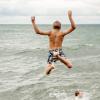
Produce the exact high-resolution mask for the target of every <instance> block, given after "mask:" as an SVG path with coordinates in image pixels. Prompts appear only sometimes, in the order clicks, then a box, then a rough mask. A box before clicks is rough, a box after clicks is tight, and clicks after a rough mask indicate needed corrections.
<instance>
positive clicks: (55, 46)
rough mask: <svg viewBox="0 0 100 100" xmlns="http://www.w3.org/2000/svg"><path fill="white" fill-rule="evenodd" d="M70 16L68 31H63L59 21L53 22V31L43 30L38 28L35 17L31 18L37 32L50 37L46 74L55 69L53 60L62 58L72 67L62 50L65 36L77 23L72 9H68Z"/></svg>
mask: <svg viewBox="0 0 100 100" xmlns="http://www.w3.org/2000/svg"><path fill="white" fill-rule="evenodd" d="M68 17H69V20H70V23H71V25H70V27H69V28H68V29H67V30H66V31H63V32H62V31H61V23H60V22H59V21H55V22H54V23H53V28H52V30H51V31H42V30H40V29H39V28H38V26H37V24H36V23H35V17H34V16H33V17H32V18H31V20H32V25H33V28H34V30H35V32H36V33H37V34H40V35H47V36H48V37H49V56H48V60H47V62H48V64H47V67H46V74H47V75H48V74H50V72H51V71H52V69H54V65H53V62H55V61H57V60H60V61H61V62H62V63H64V64H65V65H66V66H67V67H68V68H72V64H71V62H70V61H69V60H68V59H67V58H66V57H65V55H64V53H63V51H62V42H63V39H64V37H65V36H66V35H67V34H69V33H71V32H72V31H73V30H75V28H76V25H75V22H74V20H73V18H72V11H71V10H69V11H68Z"/></svg>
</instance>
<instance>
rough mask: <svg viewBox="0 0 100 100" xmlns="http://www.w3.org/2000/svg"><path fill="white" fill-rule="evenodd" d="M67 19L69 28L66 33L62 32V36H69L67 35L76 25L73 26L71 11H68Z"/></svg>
mask: <svg viewBox="0 0 100 100" xmlns="http://www.w3.org/2000/svg"><path fill="white" fill-rule="evenodd" d="M68 17H69V20H70V23H71V26H70V27H69V28H68V29H67V30H66V31H64V32H63V35H64V36H65V35H67V34H69V33H71V32H72V31H73V30H75V29H76V24H75V22H74V20H73V17H72V11H71V10H69V11H68Z"/></svg>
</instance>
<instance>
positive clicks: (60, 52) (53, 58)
mask: <svg viewBox="0 0 100 100" xmlns="http://www.w3.org/2000/svg"><path fill="white" fill-rule="evenodd" d="M53 52H58V53H59V55H60V56H61V57H65V58H66V56H65V54H64V53H63V51H62V49H61V48H60V49H54V50H49V55H48V60H47V63H48V64H52V63H53V62H56V61H57V60H58V59H57V57H55V56H54V55H53Z"/></svg>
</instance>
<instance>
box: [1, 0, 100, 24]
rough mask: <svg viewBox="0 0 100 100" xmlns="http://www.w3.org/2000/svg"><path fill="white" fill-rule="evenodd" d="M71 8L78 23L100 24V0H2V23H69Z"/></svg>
mask: <svg viewBox="0 0 100 100" xmlns="http://www.w3.org/2000/svg"><path fill="white" fill-rule="evenodd" d="M69 9H70V10H72V12H73V18H74V20H75V21H76V23H78V24H100V0H0V24H31V16H36V22H37V23H38V24H52V23H53V21H55V20H60V21H61V22H62V23H63V24H69V23H70V22H69V20H68V16H67V11H68V10H69Z"/></svg>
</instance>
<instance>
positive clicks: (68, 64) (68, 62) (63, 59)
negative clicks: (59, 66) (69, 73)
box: [57, 55, 72, 68]
mask: <svg viewBox="0 0 100 100" xmlns="http://www.w3.org/2000/svg"><path fill="white" fill-rule="evenodd" d="M57 57H58V59H59V60H60V61H61V62H62V63H64V64H65V65H66V66H67V67H68V68H72V63H71V62H70V61H69V60H68V59H66V58H65V57H61V56H60V55H57Z"/></svg>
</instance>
